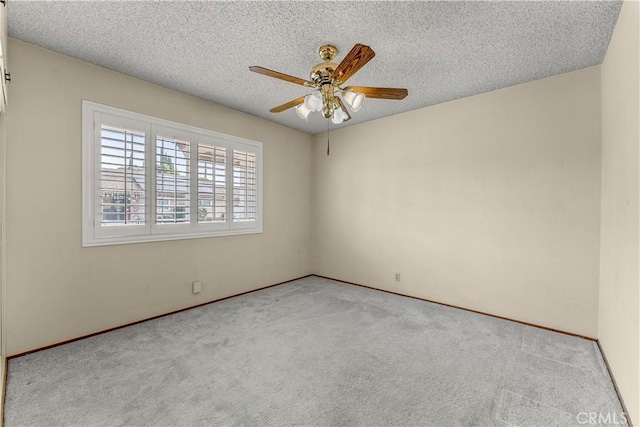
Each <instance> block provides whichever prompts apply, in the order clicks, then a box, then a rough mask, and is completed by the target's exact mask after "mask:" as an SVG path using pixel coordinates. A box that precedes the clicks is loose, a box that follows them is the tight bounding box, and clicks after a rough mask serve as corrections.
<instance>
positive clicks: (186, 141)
mask: <svg viewBox="0 0 640 427" xmlns="http://www.w3.org/2000/svg"><path fill="white" fill-rule="evenodd" d="M82 117H83V142H82V143H83V181H82V190H83V230H82V243H83V246H99V245H112V244H121V243H136V242H149V241H158V240H173V239H185V238H195V237H207V236H227V235H232V234H248V233H260V232H262V144H261V143H259V142H255V141H250V140H246V139H242V138H237V137H234V136H229V135H223V134H220V133H217V132H212V131H208V130H204V129H199V128H194V127H191V126H186V125H181V124H178V123H173V122H168V121H166V120H161V119H156V118H153V117H149V116H144V115H141V114H136V113H131V112H128V111H124V110H120V109H116V108H112V107H107V106H103V105H99V104H95V103H92V102H88V101H83V104H82Z"/></svg>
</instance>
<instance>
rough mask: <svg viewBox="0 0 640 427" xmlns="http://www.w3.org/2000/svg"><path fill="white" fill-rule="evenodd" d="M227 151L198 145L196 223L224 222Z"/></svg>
mask: <svg viewBox="0 0 640 427" xmlns="http://www.w3.org/2000/svg"><path fill="white" fill-rule="evenodd" d="M226 163H227V150H226V149H225V148H222V147H216V146H211V145H203V144H198V222H224V221H225V217H226V212H227V195H226V191H225V181H226V175H225V173H226V172H225V171H226Z"/></svg>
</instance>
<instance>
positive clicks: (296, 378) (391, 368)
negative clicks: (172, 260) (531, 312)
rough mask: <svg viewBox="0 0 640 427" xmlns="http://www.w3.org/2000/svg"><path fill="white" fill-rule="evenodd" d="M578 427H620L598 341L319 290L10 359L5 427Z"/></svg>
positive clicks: (249, 298)
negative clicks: (595, 421) (585, 423)
mask: <svg viewBox="0 0 640 427" xmlns="http://www.w3.org/2000/svg"><path fill="white" fill-rule="evenodd" d="M582 412H587V413H589V412H596V413H601V414H619V413H620V412H621V407H620V403H619V401H618V400H617V397H616V394H615V391H614V389H613V385H612V383H611V379H610V378H609V376H608V374H607V371H606V368H605V366H604V364H603V361H602V359H601V356H600V353H599V351H598V348H597V346H596V344H595V343H593V342H591V341H587V340H583V339H580V338H575V337H570V336H567V335H562V334H557V333H553V332H548V331H545V330H542V329H537V328H533V327H528V326H524V325H521V324H518V323H514V322H509V321H505V320H500V319H496V318H493V317H489V316H483V315H479V314H474V313H470V312H467V311H463V310H458V309H453V308H449V307H445V306H440V305H437V304H431V303H427V302H423V301H418V300H415V299H411V298H406V297H401V296H396V295H392V294H388V293H384V292H379V291H374V290H370V289H365V288H360V287H356V286H352V285H347V284H343V283H338V282H333V281H330V280H326V279H322V278H318V277H308V278H304V279H300V280H297V281H294V282H290V283H286V284H283V285H279V286H276V287H273V288H269V289H265V290H262V291H258V292H254V293H251V294H247V295H243V296H240V297H236V298H231V299H228V300H224V301H220V302H217V303H214V304H210V305H207V306H204V307H201V308H197V309H193V310H189V311H185V312H182V313H178V314H175V315H172V316H168V317H163V318H160V319H156V320H152V321H149V322H145V323H141V324H138V325H135V326H131V327H127V328H123V329H119V330H117V331H113V332H109V333H106V334H102V335H98V336H95V337H92V338H88V339H85V340H81V341H77V342H74V343H70V344H66V345H63V346H59V347H55V348H52V349H49V350H45V351H41V352H38V353H34V354H30V355H26V356H23V357H20V358H15V359H11V360H10V362H9V370H8V385H7V395H6V408H5V425H6V426H8V427H11V426H18V425H30V426H53V425H77V426H93V425H96V426H98V425H100V426H102V425H127V426H161V425H162V426H164V425H167V426H187V425H203V426H204V425H206V426H214V425H254V426H269V425H270V426H282V425H322V426H342V425H349V426H351V425H361V426H387V425H397V426H417V425H430V426H460V425H464V426H480V425H482V426H494V425H495V426H507V425H518V426H540V425H558V426H566V425H580V420H579V419H577V418H576V417H578V416H579V414H580V413H582ZM612 417H613V415H612ZM611 419H612V420H613V418H611Z"/></svg>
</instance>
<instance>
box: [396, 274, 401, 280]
mask: <svg viewBox="0 0 640 427" xmlns="http://www.w3.org/2000/svg"><path fill="white" fill-rule="evenodd" d="M399 281H400V273H396V282H399Z"/></svg>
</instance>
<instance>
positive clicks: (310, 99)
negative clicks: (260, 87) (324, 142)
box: [249, 44, 408, 125]
mask: <svg viewBox="0 0 640 427" xmlns="http://www.w3.org/2000/svg"><path fill="white" fill-rule="evenodd" d="M318 54H319V55H320V58H321V59H322V60H323V62H321V63H320V64H317V65H315V66H314V67H313V68H312V69H311V73H310V80H304V79H301V78H298V77H293V76H289V75H287V74H283V73H279V72H277V71H273V70H269V69H267V68H263V67H257V66H253V67H249V70H250V71H253V72H254V73H258V74H264V75H266V76H269V77H274V78H277V79H280V80H285V81H288V82H290V83H295V84H299V85H302V86H305V87H310V88H313V92H312V93H310V94H308V95H306V96H302V97H300V98H297V99H295V100H293V101H289V102H287V103H286V104H282V105H280V106H278V107H275V108H272V109H271V110H270V111H271V112H272V113H280V112H282V111H285V110H288V109H289V108H291V107H296V113H297V114H298V116H299V117H300V118H301V119H303V120H307V119H308V117H309V114H311V113H312V112H318V111H321V112H322V115H323V116H324V117H325V118H326V119H327V120H331V122H332V123H334V124H336V125H338V124H340V123H343V122H346V121H348V120H350V119H351V115H350V114H349V111H348V110H347V108H346V106H345V102H346V104H347V105H348V106H349V108H350V109H351V111H352V112H357V111H358V110H360V108H362V103H363V102H364V98H365V96H366V97H369V98H380V99H404V98H405V97H406V96H407V94H408V91H407V89H397V88H377V87H365V86H348V87H345V88H343V87H342V86H341V85H342V84H344V83H345V82H346V81H347V80H348V79H349V78H350V77H351V76H353V75H354V74H355V73H356V72H357V71H358V70H360V68H362V67H363V66H364V65H365V64H366V63H367V62H369V61H370V60H371V59H372V58H373V57H374V56H375V52H374V51H373V49H371V48H370V47H369V46H365V45H363V44H356V45H355V46H354V47H353V49H351V51H350V52H349V53H348V54H347V56H346V57H345V58H344V59H343V60H342V62H340V64H335V63H334V62H332V61H333V59H334V58H335V57H336V55H337V54H338V49H337V48H336V47H335V46H333V45H329V44H327V45H323V46H320V47H319V48H318ZM343 100H344V102H343Z"/></svg>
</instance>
